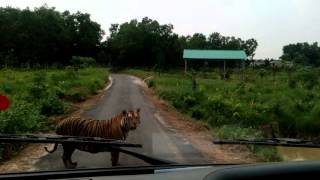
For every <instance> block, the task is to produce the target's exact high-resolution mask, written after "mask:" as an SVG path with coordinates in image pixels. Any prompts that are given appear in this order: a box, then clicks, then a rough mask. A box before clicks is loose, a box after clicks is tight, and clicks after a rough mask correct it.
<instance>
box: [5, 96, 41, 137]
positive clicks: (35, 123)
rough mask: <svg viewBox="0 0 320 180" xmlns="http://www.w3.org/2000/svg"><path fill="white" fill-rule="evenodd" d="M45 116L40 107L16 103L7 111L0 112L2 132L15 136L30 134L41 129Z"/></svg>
mask: <svg viewBox="0 0 320 180" xmlns="http://www.w3.org/2000/svg"><path fill="white" fill-rule="evenodd" d="M43 120H44V116H42V115H41V113H40V110H39V107H38V106H35V105H34V104H31V103H25V102H20V101H16V102H14V103H13V104H12V105H11V107H10V108H9V109H8V110H6V111H1V112H0V132H1V133H8V134H15V133H25V132H30V131H33V130H36V129H39V128H40V127H41V122H42V121H43Z"/></svg>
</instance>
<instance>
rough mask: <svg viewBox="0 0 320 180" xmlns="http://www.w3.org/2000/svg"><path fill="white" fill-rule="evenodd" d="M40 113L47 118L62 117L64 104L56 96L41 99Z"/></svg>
mask: <svg viewBox="0 0 320 180" xmlns="http://www.w3.org/2000/svg"><path fill="white" fill-rule="evenodd" d="M40 112H41V114H42V115H45V116H52V115H60V114H63V113H64V104H63V102H62V100H61V99H59V98H58V97H57V96H56V95H49V96H48V97H46V98H43V99H41V101H40Z"/></svg>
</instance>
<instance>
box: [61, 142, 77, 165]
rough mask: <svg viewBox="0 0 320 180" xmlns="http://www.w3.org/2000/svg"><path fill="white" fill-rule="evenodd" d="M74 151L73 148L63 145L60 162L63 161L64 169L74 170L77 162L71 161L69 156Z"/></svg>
mask: <svg viewBox="0 0 320 180" xmlns="http://www.w3.org/2000/svg"><path fill="white" fill-rule="evenodd" d="M74 150H75V147H73V146H70V145H66V144H64V145H63V155H62V160H63V164H64V167H65V168H67V169H74V168H76V167H77V162H72V161H71V156H72V153H73V152H74Z"/></svg>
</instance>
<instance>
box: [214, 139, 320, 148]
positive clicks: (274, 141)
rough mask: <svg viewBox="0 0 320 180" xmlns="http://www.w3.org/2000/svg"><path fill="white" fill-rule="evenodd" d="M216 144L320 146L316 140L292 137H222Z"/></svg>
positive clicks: (215, 141)
mask: <svg viewBox="0 0 320 180" xmlns="http://www.w3.org/2000/svg"><path fill="white" fill-rule="evenodd" d="M213 143H214V144H256V145H268V146H287V147H306V148H320V143H319V142H316V141H309V140H302V139H292V138H271V139H220V140H214V141H213Z"/></svg>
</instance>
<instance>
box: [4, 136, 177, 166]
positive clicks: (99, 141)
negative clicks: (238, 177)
mask: <svg viewBox="0 0 320 180" xmlns="http://www.w3.org/2000/svg"><path fill="white" fill-rule="evenodd" d="M13 142H28V143H58V144H65V143H69V144H90V145H98V146H99V147H100V146H101V147H105V148H106V149H115V150H117V151H119V152H122V153H124V154H128V155H131V156H134V157H136V158H138V159H141V160H143V161H145V162H146V163H149V164H151V165H169V164H177V163H175V162H172V161H167V160H163V159H159V158H155V157H151V156H147V155H144V154H140V153H137V152H133V151H130V150H127V149H122V148H121V147H131V148H132V147H133V148H142V145H141V144H132V143H127V142H124V141H122V140H116V139H104V138H100V137H80V136H61V135H34V134H26V135H16V134H0V143H13Z"/></svg>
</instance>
